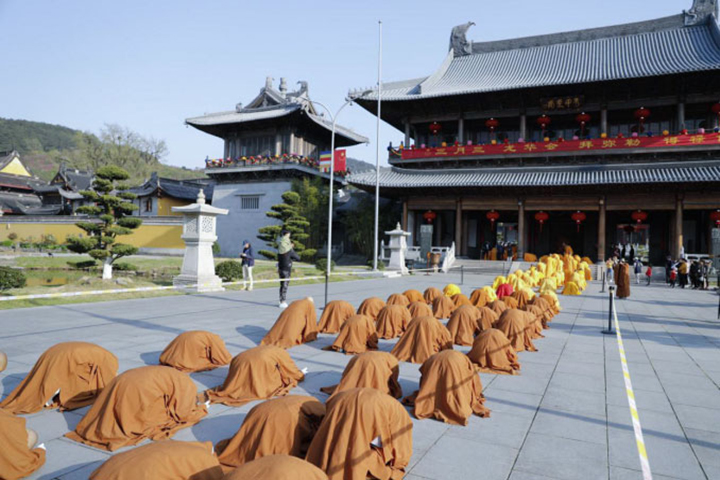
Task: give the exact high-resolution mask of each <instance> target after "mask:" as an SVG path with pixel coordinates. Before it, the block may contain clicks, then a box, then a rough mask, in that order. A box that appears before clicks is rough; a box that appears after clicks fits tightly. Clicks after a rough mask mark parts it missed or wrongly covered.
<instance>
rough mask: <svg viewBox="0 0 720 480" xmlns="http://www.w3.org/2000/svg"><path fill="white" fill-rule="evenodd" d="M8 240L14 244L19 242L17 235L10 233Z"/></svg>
mask: <svg viewBox="0 0 720 480" xmlns="http://www.w3.org/2000/svg"><path fill="white" fill-rule="evenodd" d="M8 240H12V241H13V242H14V241H15V240H17V233H15V232H10V234H9V235H8Z"/></svg>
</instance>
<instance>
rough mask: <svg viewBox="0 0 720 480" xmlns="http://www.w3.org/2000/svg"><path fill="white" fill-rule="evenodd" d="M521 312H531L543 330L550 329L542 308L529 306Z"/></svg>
mask: <svg viewBox="0 0 720 480" xmlns="http://www.w3.org/2000/svg"><path fill="white" fill-rule="evenodd" d="M520 310H524V311H526V312H530V313H532V314H533V315H535V321H536V322H538V324H540V325H541V326H542V328H543V329H547V328H550V327H549V326H548V324H547V320H546V319H545V314H544V312H543V309H542V308H540V307H539V306H537V305H530V304H527V305H525V306H524V307H523V308H521V309H520Z"/></svg>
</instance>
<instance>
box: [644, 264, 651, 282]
mask: <svg viewBox="0 0 720 480" xmlns="http://www.w3.org/2000/svg"><path fill="white" fill-rule="evenodd" d="M645 276H646V277H647V284H648V286H650V282H651V281H652V265H648V268H647V270H646V271H645Z"/></svg>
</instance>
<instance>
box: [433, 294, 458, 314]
mask: <svg viewBox="0 0 720 480" xmlns="http://www.w3.org/2000/svg"><path fill="white" fill-rule="evenodd" d="M432 309H433V315H434V316H435V318H438V319H439V318H450V314H452V312H453V310H455V304H454V303H453V301H452V299H451V298H450V297H446V296H445V295H441V296H439V297H437V298H436V299H435V300H433V304H432Z"/></svg>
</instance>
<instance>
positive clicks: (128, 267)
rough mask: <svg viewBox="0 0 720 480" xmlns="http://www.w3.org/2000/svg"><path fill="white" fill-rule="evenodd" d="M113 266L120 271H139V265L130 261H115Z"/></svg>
mask: <svg viewBox="0 0 720 480" xmlns="http://www.w3.org/2000/svg"><path fill="white" fill-rule="evenodd" d="M113 268H114V269H115V270H117V271H119V272H137V270H138V267H137V266H135V265H133V264H132V263H128V262H117V263H113Z"/></svg>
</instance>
